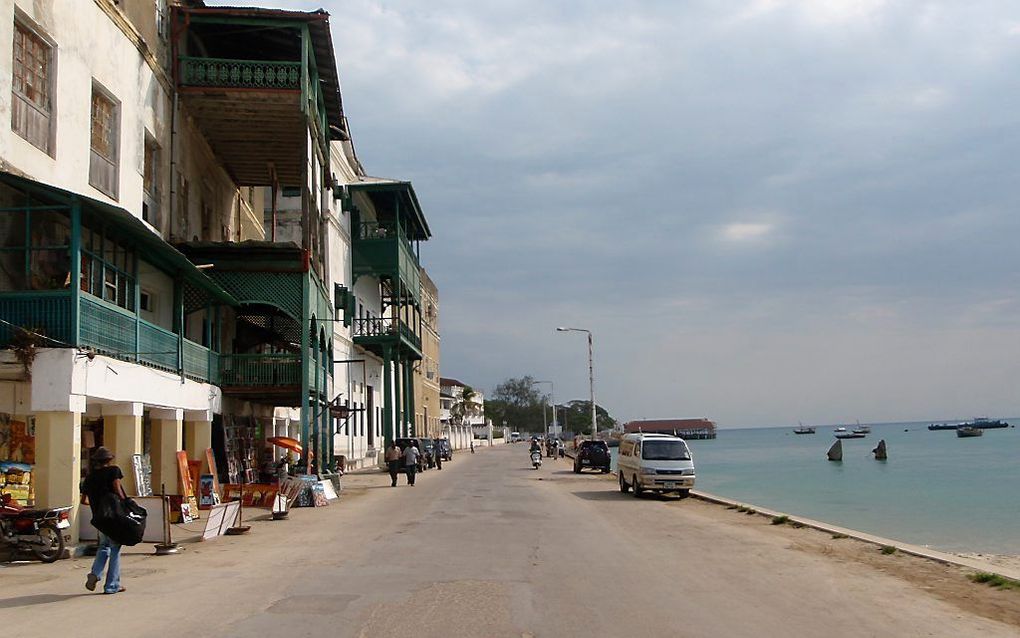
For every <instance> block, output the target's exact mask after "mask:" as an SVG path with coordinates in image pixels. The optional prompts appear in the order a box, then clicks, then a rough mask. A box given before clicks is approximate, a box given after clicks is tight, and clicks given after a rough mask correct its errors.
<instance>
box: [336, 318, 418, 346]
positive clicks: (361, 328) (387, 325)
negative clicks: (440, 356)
mask: <svg viewBox="0 0 1020 638" xmlns="http://www.w3.org/2000/svg"><path fill="white" fill-rule="evenodd" d="M352 329H353V334H354V337H355V338H358V337H364V338H379V337H395V338H400V339H403V340H404V341H406V342H407V343H409V344H411V345H413V346H414V347H415V348H417V349H418V350H421V338H419V337H418V335H416V334H415V333H414V330H411V327H410V326H409V325H407V324H406V323H404V322H403V321H401V320H400V319H394V318H393V317H371V318H368V319H355V320H354V322H353V326H352Z"/></svg>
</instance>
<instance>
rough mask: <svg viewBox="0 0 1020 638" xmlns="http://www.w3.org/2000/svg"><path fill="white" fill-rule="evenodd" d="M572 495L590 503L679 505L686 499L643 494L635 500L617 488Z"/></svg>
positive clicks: (632, 496)
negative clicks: (626, 502) (648, 502)
mask: <svg viewBox="0 0 1020 638" xmlns="http://www.w3.org/2000/svg"><path fill="white" fill-rule="evenodd" d="M571 493H572V494H573V495H574V496H577V497H578V498H583V499H585V500H588V501H622V500H624V499H626V500H628V501H636V502H640V501H653V502H658V503H679V502H681V501H683V500H684V499H682V498H678V497H676V496H667V495H665V494H656V493H645V494H642V495H641V496H640V497H638V498H634V495H633V494H631V493H629V492H628V493H627V494H622V493H621V492H620V490H618V489H615V486H614V489H611V490H610V489H606V490H599V491H597V492H596V491H590V492H571Z"/></svg>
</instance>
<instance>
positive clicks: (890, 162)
mask: <svg viewBox="0 0 1020 638" xmlns="http://www.w3.org/2000/svg"><path fill="white" fill-rule="evenodd" d="M210 4H217V3H216V2H210ZM220 4H225V3H220ZM238 4H260V5H263V6H281V7H283V6H286V7H289V8H302V9H314V8H318V7H320V6H322V7H323V8H325V9H326V10H328V11H329V12H330V13H331V14H332V18H331V24H332V28H333V38H334V43H335V45H336V53H337V58H338V61H339V64H340V69H341V80H342V85H343V95H344V104H345V109H346V112H347V115H348V117H349V119H350V123H351V128H352V131H353V134H354V139H355V143H356V146H357V149H358V153H359V156H360V158H361V159H362V161H363V162H364V164H365V166H366V167H367V169H368V170H369V172H370V173H373V174H377V175H384V176H389V177H399V178H405V179H411V180H412V181H413V182H414V184H415V188H416V190H417V192H418V196H419V198H420V199H421V201H422V203H423V206H424V207H425V211H426V214H427V215H428V217H429V221H430V224H431V225H432V228H433V231H434V234H435V238H434V240H433V241H431V242H429V243H428V244H427V245H426V246H425V247H424V249H423V255H424V262H425V265H426V267H427V268H428V269H429V271H430V272H431V273H432V276H433V277H434V279H435V280H436V282H437V284H438V285H439V288H440V296H441V328H442V372H443V374H444V375H445V376H453V377H457V378H459V379H461V380H463V381H465V382H468V383H472V384H476V385H477V386H479V387H480V388H482V389H484V390H486V391H489V390H491V389H492V388H493V386H494V385H495V384H497V383H498V382H499V381H501V380H503V379H504V378H506V377H509V376H519V375H522V374H532V375H534V376H536V377H539V378H542V379H551V380H553V381H554V382H555V383H556V398H557V400H565V399H572V398H584V397H586V396H587V370H586V361H587V359H586V350H585V343H584V338H583V335H580V334H576V333H575V334H572V333H566V334H562V333H557V332H555V327H556V326H558V325H568V326H579V327H584V328H590V329H591V330H593V331H594V333H595V368H596V369H595V374H596V394H597V398H598V401H599V403H600V404H603V405H605V406H606V407H607V408H608V409H609V410H610V411H611V412H612V413H613V414H614V415H615V416H617V417H619V418H622V419H632V418H642V417H646V418H655V417H670V416H708V417H710V418H713V419H715V420H716V421H718V422H719V423H720V425H722V426H737V425H769V424H789V423H796V422H798V421H803V422H804V423H833V422H838V421H853V420H855V419H860V420H861V421H862V422H865V421H889V420H912V419H920V420H923V419H936V418H951V417H968V416H974V415H978V414H987V415H990V416H1000V415H1016V414H1020V297H1018V290H1020V245H1018V241H1017V240H1018V239H1020V215H1018V208H1020V197H1018V196H1020V161H1018V158H1020V108H1018V106H1020V3H1016V2H1012V1H1008V0H1002V1H993V0H969V1H967V2H958V1H953V2H934V1H932V2H926V1H920V0H919V1H916V2H908V1H900V2H892V1H889V2H886V1H883V0H824V1H820V0H741V1H738V0H734V1H725V0H690V1H686V2H675V1H651V0H649V1H645V2H635V1H630V0H615V1H613V2H606V1H601V0H590V1H588V2H579V1H576V0H575V1H574V2H556V1H551V0H514V1H512V2H511V1H502V2H500V1H496V2H484V3H482V2H474V1H471V2H469V1H454V0H430V1H429V2H420V1H418V0H390V1H387V2H376V1H374V0H313V1H309V2H304V1H302V0H267V1H259V2H253V0H248V1H247V2H246V3H238Z"/></svg>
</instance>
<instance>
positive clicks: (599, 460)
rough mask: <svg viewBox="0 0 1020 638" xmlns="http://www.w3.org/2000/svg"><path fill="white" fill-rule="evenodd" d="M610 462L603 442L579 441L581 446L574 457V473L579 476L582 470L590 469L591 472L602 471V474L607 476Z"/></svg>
mask: <svg viewBox="0 0 1020 638" xmlns="http://www.w3.org/2000/svg"><path fill="white" fill-rule="evenodd" d="M611 462H612V458H611V457H610V456H609V444H608V443H606V442H605V441H581V445H580V447H578V448H577V453H576V454H575V455H574V473H575V474H580V473H581V470H582V469H584V468H586V467H590V468H592V469H593V470H602V473H603V474H607V473H608V472H609V465H610V463H611Z"/></svg>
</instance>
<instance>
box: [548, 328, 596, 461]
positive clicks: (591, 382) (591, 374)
mask: <svg viewBox="0 0 1020 638" xmlns="http://www.w3.org/2000/svg"><path fill="white" fill-rule="evenodd" d="M556 330H557V331H558V332H585V333H587V334H588V390H589V392H590V395H591V439H592V441H594V440H595V435H596V434H597V433H598V425H597V424H596V421H595V368H594V366H593V365H592V338H591V330H586V329H584V328H557V329H556Z"/></svg>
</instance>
